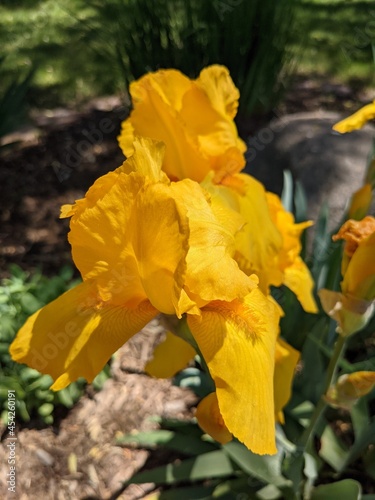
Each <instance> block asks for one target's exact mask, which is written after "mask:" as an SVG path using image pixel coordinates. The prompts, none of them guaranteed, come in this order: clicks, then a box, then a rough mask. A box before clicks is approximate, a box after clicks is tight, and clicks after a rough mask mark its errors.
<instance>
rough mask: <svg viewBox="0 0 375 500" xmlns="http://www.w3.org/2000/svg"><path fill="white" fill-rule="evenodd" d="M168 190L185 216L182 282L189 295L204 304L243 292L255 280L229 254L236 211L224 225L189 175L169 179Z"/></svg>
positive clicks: (247, 291)
mask: <svg viewBox="0 0 375 500" xmlns="http://www.w3.org/2000/svg"><path fill="white" fill-rule="evenodd" d="M171 190H172V192H173V193H174V198H175V199H176V200H178V203H179V204H184V207H185V210H186V212H187V217H188V220H189V228H190V234H189V251H188V254H187V258H186V265H187V268H186V277H185V285H186V290H187V291H188V293H189V294H190V296H192V297H193V296H194V297H200V298H201V299H202V303H201V305H205V303H206V302H210V301H211V300H224V301H231V300H233V299H236V298H241V297H244V296H245V295H247V294H248V293H249V291H250V290H252V289H253V288H255V286H256V283H255V282H254V281H253V279H252V278H249V277H248V276H246V274H245V273H243V272H242V271H241V270H240V269H239V267H238V264H237V263H236V261H235V260H234V259H233V258H232V255H231V254H232V249H233V245H234V234H233V232H232V230H233V228H234V227H235V225H236V224H237V223H238V218H237V217H236V214H234V219H233V221H230V222H229V221H228V225H227V227H224V226H223V225H222V220H223V218H221V220H218V218H216V217H215V213H214V211H213V210H212V208H211V204H209V203H208V200H207V199H206V193H205V191H204V190H203V189H202V188H201V187H200V186H199V184H197V183H195V182H193V181H191V180H190V179H185V180H184V181H181V182H178V183H172V185H171ZM221 215H222V217H224V215H223V214H221ZM226 215H227V216H228V217H229V214H226Z"/></svg>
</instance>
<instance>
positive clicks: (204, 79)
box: [118, 65, 246, 182]
mask: <svg viewBox="0 0 375 500" xmlns="http://www.w3.org/2000/svg"><path fill="white" fill-rule="evenodd" d="M130 94H131V96H132V100H133V107H134V109H133V111H132V112H131V114H130V117H129V118H128V119H127V120H125V121H124V122H123V124H122V131H121V134H120V136H119V138H118V140H119V144H120V147H121V149H122V151H123V152H124V154H125V156H126V157H130V156H131V155H132V154H133V151H134V148H133V142H134V136H135V135H140V136H145V137H150V138H152V139H155V140H158V141H163V142H164V143H165V145H166V153H165V157H164V160H163V170H164V171H165V172H166V173H167V175H168V177H169V178H170V179H172V180H177V179H185V178H190V179H193V180H195V181H198V182H199V181H201V180H203V179H204V177H205V176H206V174H207V173H208V172H209V171H210V170H214V171H215V172H216V173H217V175H218V176H221V175H225V173H229V172H238V171H240V170H241V169H242V168H243V167H244V166H245V158H244V155H243V153H244V152H245V150H246V145H245V143H244V142H243V141H242V140H241V139H240V138H239V137H238V133H237V129H236V126H235V124H234V121H233V119H234V117H235V116H236V113H237V108H238V98H239V92H238V90H237V88H236V87H235V86H234V83H233V81H232V79H231V78H230V76H229V71H228V70H227V68H225V67H224V66H219V65H213V66H209V67H207V68H205V69H203V70H202V72H201V73H200V75H199V77H198V78H197V79H196V80H190V79H189V78H188V77H186V76H185V75H183V74H182V73H180V72H179V71H177V70H174V69H167V70H160V71H157V72H155V73H149V74H147V75H145V76H143V77H142V78H141V79H139V80H138V81H136V82H133V83H132V84H131V85H130Z"/></svg>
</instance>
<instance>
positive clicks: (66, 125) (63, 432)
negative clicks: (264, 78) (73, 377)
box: [0, 77, 367, 500]
mask: <svg viewBox="0 0 375 500" xmlns="http://www.w3.org/2000/svg"><path fill="white" fill-rule="evenodd" d="M366 100H367V94H366V92H364V91H362V90H353V89H351V88H349V87H347V86H343V85H339V84H336V83H334V82H332V83H324V84H323V83H322V82H321V81H320V80H319V79H318V78H311V77H310V78H301V79H299V80H298V81H297V82H296V83H295V84H294V87H293V89H292V90H291V91H290V92H289V93H288V94H287V95H286V97H285V99H284V101H283V103H282V104H281V105H280V106H279V107H278V109H277V110H274V114H286V113H291V112H298V111H313V110H318V109H326V110H334V111H342V112H343V113H349V112H350V111H352V110H354V109H357V108H358V107H359V106H360V105H361V104H363V103H364V102H365V101H366ZM127 113H128V108H127V107H126V106H124V105H122V104H121V102H120V99H118V98H116V97H110V98H103V99H97V100H95V101H92V102H91V103H89V104H88V105H86V106H85V107H84V108H82V109H80V111H74V110H71V109H57V110H38V111H36V110H35V111H34V112H33V113H32V125H31V126H30V127H28V128H26V129H23V130H21V131H19V132H18V133H17V134H13V135H12V137H7V138H6V141H5V142H10V141H11V140H17V141H18V142H17V143H16V144H13V145H12V146H8V147H6V148H3V149H2V150H1V156H0V163H1V169H0V204H1V216H0V217H1V219H0V220H1V229H0V277H4V276H6V275H7V273H8V271H7V267H8V265H9V264H10V263H17V264H18V265H20V266H21V267H22V268H23V269H26V270H28V271H32V270H34V269H35V268H40V269H42V271H43V272H44V273H45V274H47V275H51V276H53V274H54V273H56V272H57V271H58V270H59V268H60V267H61V266H62V265H64V264H72V261H71V256H70V248H69V245H68V243H67V240H66V234H67V231H68V221H66V220H59V209H60V206H61V205H63V204H65V203H72V202H73V201H74V200H76V199H78V198H80V197H82V196H83V195H84V193H85V191H86V190H87V189H88V187H89V186H90V185H91V184H92V183H93V181H94V180H95V179H96V178H97V177H99V176H100V175H103V174H104V173H106V172H108V171H110V170H113V169H114V168H116V167H118V166H119V165H120V164H121V163H122V161H123V160H124V157H123V155H122V153H121V151H120V149H119V148H118V146H117V142H116V136H117V135H118V133H119V130H120V123H121V121H122V120H123V119H125V117H126V116H127ZM268 118H270V117H264V118H262V119H261V120H259V119H256V120H254V119H253V120H251V121H246V122H243V123H241V124H240V129H241V130H242V131H243V134H242V135H245V136H246V135H248V134H251V133H252V132H254V130H255V129H256V128H257V127H258V126H259V125H261V124H262V123H264V121H266V120H267V119H268ZM103 120H105V121H103ZM160 335H161V327H160V326H159V324H158V322H157V321H154V322H153V323H151V324H150V325H149V326H148V327H146V328H145V329H144V330H143V331H142V332H140V333H139V334H138V335H136V336H135V337H134V338H133V340H132V341H131V342H129V343H128V344H126V345H125V346H124V347H123V348H121V349H120V351H119V352H118V353H117V355H116V358H115V360H114V362H113V363H112V376H113V378H112V379H110V380H108V381H107V382H106V384H105V386H104V388H103V390H102V391H100V392H99V393H96V394H93V393H92V391H91V390H90V388H88V390H87V393H86V395H85V396H84V397H83V398H81V400H80V401H79V403H78V404H77V405H76V407H74V408H73V409H72V410H71V411H70V412H69V413H68V414H67V416H66V417H65V418H64V419H61V421H60V422H59V424H58V425H57V426H55V427H48V428H43V429H37V428H33V427H32V426H28V427H24V428H20V429H18V433H17V435H18V448H17V460H18V461H17V470H18V471H19V473H18V476H17V481H18V485H17V498H18V499H20V500H29V499H30V500H34V499H35V500H38V499H41V498H43V499H47V500H49V499H51V500H52V499H53V500H55V499H57V500H60V499H61V500H69V499H74V500H76V499H84V498H86V499H88V498H97V499H114V498H121V499H123V500H125V499H126V500H134V499H136V498H143V497H144V496H145V495H146V493H147V491H150V490H151V489H152V485H143V486H142V487H140V486H130V487H128V488H127V489H126V490H125V491H123V492H121V482H122V481H124V480H126V479H128V478H129V477H131V475H132V474H133V473H134V471H136V470H137V469H139V468H140V467H142V465H143V464H144V463H145V462H146V460H147V458H148V453H147V452H145V451H140V450H132V449H129V448H121V447H118V446H116V445H115V437H116V435H118V433H128V432H132V431H135V430H145V429H150V428H152V427H153V426H154V425H155V424H154V423H152V421H151V420H150V417H151V416H154V415H159V416H168V417H171V416H173V417H179V418H191V416H192V413H193V412H192V406H193V405H194V402H195V397H194V396H193V395H192V394H191V393H189V392H188V391H185V390H182V389H179V388H176V387H173V386H172V385H171V382H170V381H165V380H164V381H163V380H154V379H151V378H149V377H147V376H146V375H145V374H144V373H143V367H144V364H145V362H146V360H147V359H149V357H150V356H151V354H152V350H153V346H154V344H155V342H157V341H158V339H159V338H160ZM0 430H1V429H0ZM6 454H7V448H6V444H5V442H4V441H3V442H2V443H1V445H0V463H1V466H0V471H1V474H0V477H1V479H0V497H1V498H7V496H6V495H7V491H6V485H5V483H4V481H3V478H4V477H5V473H6V472H5V471H4V470H3V469H4V467H6ZM9 498H15V497H9Z"/></svg>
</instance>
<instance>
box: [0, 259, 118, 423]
mask: <svg viewBox="0 0 375 500" xmlns="http://www.w3.org/2000/svg"><path fill="white" fill-rule="evenodd" d="M9 271H10V277H9V278H6V279H3V280H2V282H1V285H0V316H1V324H0V366H1V373H0V411H2V414H1V417H2V419H3V420H4V421H5V420H6V417H7V414H8V413H7V412H8V408H7V406H6V405H7V398H8V390H14V391H15V393H16V415H17V418H18V419H20V420H23V421H25V422H27V421H29V420H30V419H31V418H34V417H38V418H39V419H41V421H42V422H44V423H45V424H52V423H53V420H54V410H55V407H56V406H59V405H62V406H64V407H66V408H70V407H72V406H73V405H74V404H75V403H76V402H77V401H78V399H79V398H80V397H81V395H82V394H83V391H84V387H85V386H86V382H85V381H84V380H83V379H80V380H79V381H77V382H75V383H73V384H71V385H70V386H69V387H67V388H66V389H64V390H62V391H59V392H53V391H51V390H50V389H49V387H50V386H51V384H52V378H51V377H50V376H49V375H42V374H40V373H39V372H38V371H36V370H34V369H32V368H28V367H27V366H25V365H20V364H18V363H14V362H13V361H12V359H11V358H10V355H9V345H10V344H11V342H12V340H13V339H14V336H15V334H16V332H17V331H18V329H19V328H20V327H21V326H22V324H23V323H24V321H25V320H26V319H27V317H28V316H30V315H31V314H32V313H34V312H35V311H36V310H38V309H39V308H41V307H42V306H44V305H45V304H47V303H49V302H51V301H52V300H53V299H55V298H56V297H58V296H59V295H61V294H62V293H63V292H65V291H66V290H68V289H69V288H71V287H72V286H73V285H74V284H75V282H76V280H72V276H73V271H72V269H71V268H70V267H64V268H62V269H61V271H60V273H59V274H58V276H55V277H53V278H47V277H46V276H43V275H42V274H41V273H40V272H36V273H34V274H32V275H30V274H29V273H27V272H25V271H23V270H22V269H21V268H20V267H18V266H16V265H12V266H10V268H9ZM108 377H109V367H108V366H107V367H106V368H105V369H104V370H103V371H102V372H101V373H100V374H99V375H98V376H97V377H96V379H95V381H94V383H93V384H94V388H95V389H100V388H101V387H102V385H103V383H104V382H105V380H106V379H107V378H108Z"/></svg>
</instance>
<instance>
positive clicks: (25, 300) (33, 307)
mask: <svg viewBox="0 0 375 500" xmlns="http://www.w3.org/2000/svg"><path fill="white" fill-rule="evenodd" d="M20 303H21V306H22V308H23V309H24V311H25V312H26V313H28V314H32V313H34V312H35V311H37V310H38V309H40V307H41V306H42V304H41V303H40V302H39V300H38V299H36V298H35V297H34V295H32V294H31V293H29V292H26V293H24V294H23V295H22V297H21V298H20Z"/></svg>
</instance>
